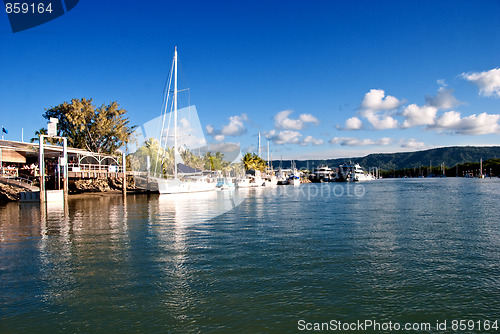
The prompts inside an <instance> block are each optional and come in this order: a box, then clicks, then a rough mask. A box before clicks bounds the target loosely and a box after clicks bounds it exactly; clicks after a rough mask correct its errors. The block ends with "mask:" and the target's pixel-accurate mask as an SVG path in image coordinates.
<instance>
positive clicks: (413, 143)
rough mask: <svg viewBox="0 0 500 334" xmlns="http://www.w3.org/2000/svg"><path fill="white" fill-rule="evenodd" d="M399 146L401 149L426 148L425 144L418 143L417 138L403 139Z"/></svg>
mask: <svg viewBox="0 0 500 334" xmlns="http://www.w3.org/2000/svg"><path fill="white" fill-rule="evenodd" d="M399 144H400V146H401V147H407V148H425V146H426V145H425V143H424V142H421V141H417V140H416V139H415V138H410V139H404V138H403V139H401V140H400V141H399Z"/></svg>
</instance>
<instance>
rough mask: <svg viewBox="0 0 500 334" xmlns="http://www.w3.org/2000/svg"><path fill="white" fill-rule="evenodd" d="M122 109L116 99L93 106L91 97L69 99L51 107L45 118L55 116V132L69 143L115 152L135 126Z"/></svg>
mask: <svg viewBox="0 0 500 334" xmlns="http://www.w3.org/2000/svg"><path fill="white" fill-rule="evenodd" d="M126 112H127V111H126V110H125V109H122V108H120V105H119V104H118V103H117V102H111V103H110V104H108V105H105V104H102V105H101V106H100V107H96V106H95V105H93V104H92V99H85V98H82V99H72V100H71V102H70V103H68V102H66V101H65V102H63V103H61V104H59V105H57V106H55V107H51V108H50V109H45V114H44V115H43V117H44V118H46V119H47V120H48V119H50V118H51V117H54V118H57V119H58V120H59V123H58V124H57V134H58V136H63V137H67V138H68V145H69V146H71V147H76V148H81V149H85V150H88V151H92V152H98V153H108V154H112V153H114V152H115V151H116V150H117V149H118V148H120V147H121V146H123V145H124V144H126V143H128V142H130V141H131V140H132V133H133V131H134V129H135V127H136V126H130V125H129V119H128V117H125V116H124V115H125V113H126Z"/></svg>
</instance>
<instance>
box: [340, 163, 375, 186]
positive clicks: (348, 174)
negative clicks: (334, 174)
mask: <svg viewBox="0 0 500 334" xmlns="http://www.w3.org/2000/svg"><path fill="white" fill-rule="evenodd" d="M339 170H340V172H339V181H348V182H358V181H371V180H375V177H374V176H373V175H372V174H369V173H366V172H365V171H364V170H363V168H361V166H360V165H359V164H352V163H351V164H343V165H340V167H339Z"/></svg>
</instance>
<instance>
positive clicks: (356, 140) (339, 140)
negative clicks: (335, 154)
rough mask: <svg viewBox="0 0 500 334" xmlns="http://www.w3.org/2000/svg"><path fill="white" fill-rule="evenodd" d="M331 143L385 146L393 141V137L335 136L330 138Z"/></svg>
mask: <svg viewBox="0 0 500 334" xmlns="http://www.w3.org/2000/svg"><path fill="white" fill-rule="evenodd" d="M329 143H330V144H332V145H334V144H340V145H341V146H372V145H373V146H385V145H390V144H391V143H392V139H391V138H387V137H384V138H380V139H377V140H373V139H369V138H365V139H360V138H358V137H334V138H332V139H330V141H329Z"/></svg>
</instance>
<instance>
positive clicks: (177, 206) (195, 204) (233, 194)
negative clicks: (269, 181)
mask: <svg viewBox="0 0 500 334" xmlns="http://www.w3.org/2000/svg"><path fill="white" fill-rule="evenodd" d="M247 194H248V193H247V192H242V191H237V190H236V191H209V192H197V193H182V194H172V195H161V196H158V213H159V215H160V218H161V219H162V220H163V219H167V220H173V221H175V222H176V223H177V224H182V225H188V224H196V223H201V222H204V221H207V220H210V219H213V218H215V217H217V216H220V215H222V214H224V213H226V212H228V211H230V210H232V209H233V208H235V207H236V206H238V205H240V204H241V203H242V202H243V201H244V200H245V198H246V197H247Z"/></svg>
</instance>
